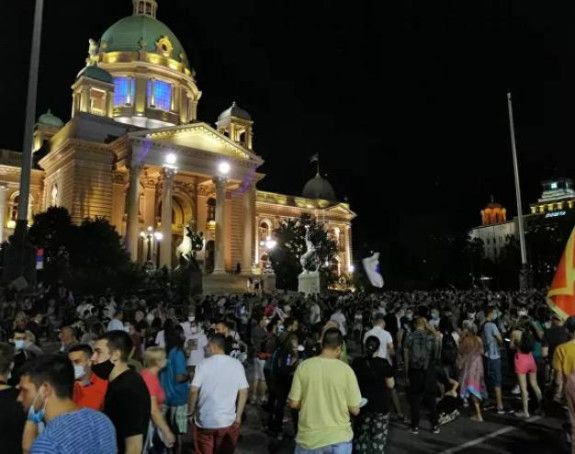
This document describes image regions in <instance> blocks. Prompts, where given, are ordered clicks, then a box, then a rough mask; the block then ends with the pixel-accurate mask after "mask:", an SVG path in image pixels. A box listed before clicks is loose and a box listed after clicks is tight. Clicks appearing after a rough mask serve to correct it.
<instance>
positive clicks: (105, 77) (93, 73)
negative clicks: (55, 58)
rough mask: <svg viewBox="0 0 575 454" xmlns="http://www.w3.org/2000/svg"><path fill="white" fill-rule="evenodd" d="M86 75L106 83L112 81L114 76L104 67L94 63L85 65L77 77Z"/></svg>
mask: <svg viewBox="0 0 575 454" xmlns="http://www.w3.org/2000/svg"><path fill="white" fill-rule="evenodd" d="M82 76H84V77H88V78H90V79H94V80H99V81H100V82H105V83H107V84H113V83H114V77H113V76H112V75H111V74H110V73H109V72H108V71H106V70H105V69H102V68H99V67H97V66H96V65H90V66H86V67H85V68H84V69H83V70H82V71H80V73H79V74H78V79H79V78H80V77H82Z"/></svg>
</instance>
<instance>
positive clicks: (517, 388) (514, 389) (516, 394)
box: [511, 385, 521, 396]
mask: <svg viewBox="0 0 575 454" xmlns="http://www.w3.org/2000/svg"><path fill="white" fill-rule="evenodd" d="M511 394H513V395H514V396H518V395H519V394H521V388H519V385H515V388H513V389H512V390H511Z"/></svg>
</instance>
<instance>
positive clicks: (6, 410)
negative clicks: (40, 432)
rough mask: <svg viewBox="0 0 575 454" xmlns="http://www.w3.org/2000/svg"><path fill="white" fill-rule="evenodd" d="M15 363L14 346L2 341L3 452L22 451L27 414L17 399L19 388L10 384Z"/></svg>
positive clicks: (17, 453) (0, 432) (0, 416)
mask: <svg viewBox="0 0 575 454" xmlns="http://www.w3.org/2000/svg"><path fill="white" fill-rule="evenodd" d="M13 365H14V348H13V347H12V346H11V345H10V344H6V343H0V439H1V440H2V443H1V444H0V446H1V449H0V451H2V454H20V453H21V452H22V433H23V432H24V423H25V422H26V415H25V413H24V409H23V408H22V404H21V403H20V402H17V401H16V398H17V397H18V390H17V389H16V388H12V387H10V386H8V383H7V382H8V375H9V374H10V369H11V368H12V367H13Z"/></svg>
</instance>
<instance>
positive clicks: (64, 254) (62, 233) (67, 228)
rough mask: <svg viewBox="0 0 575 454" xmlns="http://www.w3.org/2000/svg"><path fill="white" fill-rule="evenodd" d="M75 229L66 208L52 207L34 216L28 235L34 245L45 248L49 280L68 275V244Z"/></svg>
mask: <svg viewBox="0 0 575 454" xmlns="http://www.w3.org/2000/svg"><path fill="white" fill-rule="evenodd" d="M73 231H74V225H73V224H72V218H71V217H70V213H68V210H66V208H63V207H50V208H48V210H46V211H45V212H43V213H38V214H36V215H35V216H34V223H33V224H32V227H30V230H29V232H28V237H29V240H30V242H31V243H32V244H33V245H34V246H36V247H37V248H42V249H44V278H45V280H47V281H48V282H55V281H56V280H58V279H63V278H65V277H67V273H68V269H69V262H68V258H69V251H68V246H69V242H70V238H71V237H72V235H73Z"/></svg>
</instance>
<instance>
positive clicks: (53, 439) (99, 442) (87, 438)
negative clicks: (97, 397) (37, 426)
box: [30, 408, 118, 454]
mask: <svg viewBox="0 0 575 454" xmlns="http://www.w3.org/2000/svg"><path fill="white" fill-rule="evenodd" d="M117 452H118V448H117V446H116V432H115V431H114V426H113V425H112V422H111V421H110V420H109V419H108V417H107V416H106V415H104V414H103V413H100V412H98V411H94V410H90V409H88V408H84V409H82V410H79V411H74V412H72V413H65V414H63V415H61V416H58V417H57V418H54V419H53V420H52V421H50V422H49V423H48V424H47V425H46V429H44V431H43V432H42V433H41V434H40V436H39V437H38V438H37V439H36V441H35V442H34V444H33V445H32V449H31V450H30V453H31V454H80V453H82V454H116V453H117Z"/></svg>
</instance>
